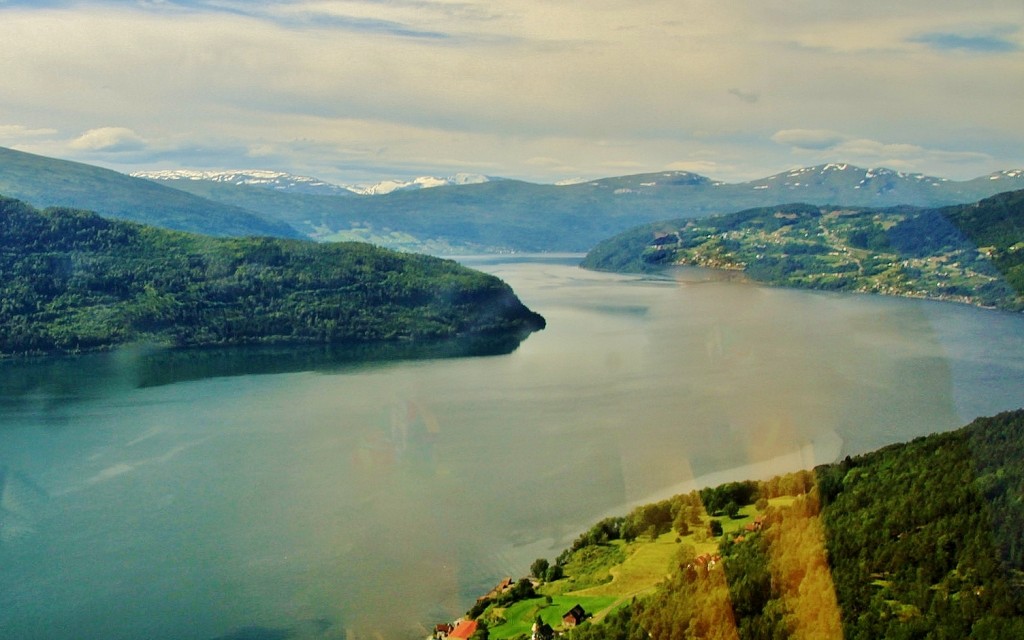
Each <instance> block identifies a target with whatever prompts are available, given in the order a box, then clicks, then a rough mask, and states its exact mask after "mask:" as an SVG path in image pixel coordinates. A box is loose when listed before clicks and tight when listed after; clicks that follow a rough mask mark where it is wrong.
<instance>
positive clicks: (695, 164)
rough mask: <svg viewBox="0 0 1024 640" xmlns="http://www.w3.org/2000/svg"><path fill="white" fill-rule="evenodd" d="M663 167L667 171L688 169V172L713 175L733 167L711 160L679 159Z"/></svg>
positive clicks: (730, 169)
mask: <svg viewBox="0 0 1024 640" xmlns="http://www.w3.org/2000/svg"><path fill="white" fill-rule="evenodd" d="M665 169H667V170H669V171H689V172H690V173H699V174H701V175H709V174H711V175H714V174H718V173H721V172H722V171H723V170H724V171H732V170H733V169H734V167H723V166H722V165H721V164H719V163H717V162H714V161H712V160H680V161H677V162H670V163H669V164H667V165H665Z"/></svg>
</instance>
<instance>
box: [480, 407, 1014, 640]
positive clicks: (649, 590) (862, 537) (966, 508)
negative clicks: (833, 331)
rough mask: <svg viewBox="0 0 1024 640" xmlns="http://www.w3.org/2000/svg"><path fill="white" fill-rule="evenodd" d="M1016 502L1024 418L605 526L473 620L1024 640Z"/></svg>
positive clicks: (671, 504) (1007, 417)
mask: <svg viewBox="0 0 1024 640" xmlns="http://www.w3.org/2000/svg"><path fill="white" fill-rule="evenodd" d="M1022 492H1024V409H1022V410H1017V411H1011V412H1007V413H1003V414H1000V415H998V416H995V417H992V418H980V419H978V420H976V421H974V422H973V423H971V424H970V425H968V426H966V427H963V428H961V429H958V430H956V431H952V432H946V433H939V434H934V435H931V436H927V437H922V438H918V439H915V440H914V441H912V442H909V443H905V444H898V445H892V446H889V447H886V448H884V449H881V450H878V451H875V452H872V453H868V454H864V455H859V456H856V457H847V458H846V459H844V460H842V461H840V462H837V463H834V464H830V465H824V466H821V467H818V468H817V469H815V470H814V471H803V472H797V473H794V474H789V475H787V476H782V477H776V478H773V479H771V480H768V481H759V482H753V481H749V482H732V483H728V484H725V485H722V486H719V487H714V488H706V489H702V490H700V491H694V492H691V493H689V494H684V495H678V496H675V497H673V498H670V499H668V500H664V501H662V502H659V503H655V504H649V505H643V506H641V507H638V508H636V509H635V510H633V511H632V512H631V513H629V514H628V515H626V516H623V517H612V518H607V519H605V520H603V521H601V522H600V523H597V524H596V525H594V526H593V527H592V528H591V529H590V530H589V531H587V532H585V533H584V534H583V535H581V536H580V537H579V538H578V539H577V540H576V541H575V543H574V544H573V545H572V547H571V548H570V549H567V550H566V551H565V552H564V553H563V554H562V555H560V556H559V557H558V558H557V559H556V560H555V563H554V564H550V565H549V563H548V562H547V561H546V560H543V559H540V560H538V561H537V562H535V563H534V570H535V572H536V571H537V569H538V568H540V569H544V572H543V574H542V575H540V579H539V580H538V581H537V582H536V584H535V585H534V586H532V588H530V589H527V588H526V587H525V585H517V587H516V588H515V589H512V590H508V591H506V592H505V593H502V594H500V595H494V594H492V595H491V596H490V597H489V598H487V599H485V600H481V601H480V602H478V604H477V605H476V606H475V607H474V609H473V611H471V612H470V613H471V614H473V615H478V616H480V618H481V620H483V621H484V622H485V623H488V624H489V625H490V631H491V634H490V635H491V637H493V638H523V637H527V636H525V635H524V633H525V631H524V629H528V628H529V626H530V623H532V622H533V621H534V620H535V619H537V618H538V617H539V618H540V619H541V620H542V621H543V622H544V623H546V624H548V625H550V626H551V627H553V628H555V629H556V630H562V631H566V632H567V633H566V636H565V637H567V638H569V639H570V640H594V639H602V640H642V639H647V638H654V639H655V640H687V639H690V638H737V639H743V640H746V639H756V638H790V637H793V638H815V639H817V638H836V639H839V638H865V639H867V638H871V639H877V638H993V639H995V638H1019V637H1024V589H1022V587H1024V542H1022V541H1024V504H1022V502H1021V499H1020V496H1021V494H1022ZM574 603H575V604H580V605H581V606H583V607H584V609H586V611H587V621H586V622H584V623H583V624H582V625H580V626H577V627H575V628H570V627H567V626H566V625H565V623H563V621H562V619H561V616H562V615H563V614H564V612H565V611H567V610H568V609H569V608H570V607H572V606H573V604H574Z"/></svg>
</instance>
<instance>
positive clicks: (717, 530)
mask: <svg viewBox="0 0 1024 640" xmlns="http://www.w3.org/2000/svg"><path fill="white" fill-rule="evenodd" d="M708 531H709V532H710V533H711V535H712V536H714V537H716V538H717V537H718V536H720V535H722V521H721V520H719V519H717V518H714V519H712V520H711V521H710V522H708Z"/></svg>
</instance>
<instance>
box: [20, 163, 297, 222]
mask: <svg viewBox="0 0 1024 640" xmlns="http://www.w3.org/2000/svg"><path fill="white" fill-rule="evenodd" d="M0 195H4V196H8V197H11V198H16V199H19V200H23V201H25V202H29V203H31V204H33V205H35V206H37V207H72V208H77V209H87V210H90V211H96V212H98V213H100V214H102V215H105V216H108V217H110V218H115V219H119V220H127V221H131V222H139V223H146V224H154V225H158V226H161V227H164V228H167V229H174V230H178V231H193V232H196V233H205V234H209V235H215V236H244V235H252V236H275V237H282V238H298V237H301V236H300V234H299V233H298V232H297V231H296V230H295V229H294V228H293V227H291V226H290V225H287V224H286V223H282V222H281V221H280V220H274V219H272V218H268V217H266V216H263V215H260V214H258V213H255V212H252V211H248V210H245V209H243V208H241V207H238V206H235V205H232V204H230V203H223V202H214V201H212V200H206V199H203V198H200V197H197V196H196V195H194V194H190V193H188V192H185V191H182V190H180V189H173V188H171V187H168V186H165V185H162V184H158V183H154V182H151V181H148V180H142V179H140V178H132V177H131V176H127V175H125V174H123V173H119V172H117V171H112V170H110V169H103V168H100V167H96V166H93V165H88V164H84V163H80V162H71V161H68V160H59V159H55V158H49V157H46V156H40V155H36V154H31V153H26V152H24V151H16V150H14V149H8V148H4V147H0Z"/></svg>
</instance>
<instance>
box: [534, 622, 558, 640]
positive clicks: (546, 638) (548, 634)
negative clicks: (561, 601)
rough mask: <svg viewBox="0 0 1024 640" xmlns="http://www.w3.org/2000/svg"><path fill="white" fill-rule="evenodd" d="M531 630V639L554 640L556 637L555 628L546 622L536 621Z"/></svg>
mask: <svg viewBox="0 0 1024 640" xmlns="http://www.w3.org/2000/svg"><path fill="white" fill-rule="evenodd" d="M538 620H539V618H538ZM530 631H531V633H530V640H552V639H553V638H554V637H555V630H554V629H552V628H551V625H550V624H548V623H546V622H534V623H533V628H532V629H531V630H530Z"/></svg>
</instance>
